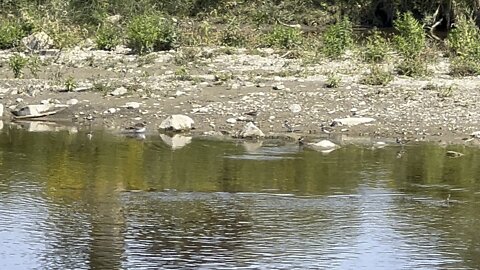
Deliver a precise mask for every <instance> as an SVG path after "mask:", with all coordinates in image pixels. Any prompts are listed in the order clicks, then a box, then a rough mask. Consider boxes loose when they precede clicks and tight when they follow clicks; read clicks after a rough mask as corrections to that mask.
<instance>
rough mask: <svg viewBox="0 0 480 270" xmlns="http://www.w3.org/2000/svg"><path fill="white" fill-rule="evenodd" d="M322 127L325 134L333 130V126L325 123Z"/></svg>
mask: <svg viewBox="0 0 480 270" xmlns="http://www.w3.org/2000/svg"><path fill="white" fill-rule="evenodd" d="M320 129H321V130H322V132H323V133H325V134H330V133H332V132H333V128H331V127H326V126H325V125H324V124H323V123H322V124H321V125H320Z"/></svg>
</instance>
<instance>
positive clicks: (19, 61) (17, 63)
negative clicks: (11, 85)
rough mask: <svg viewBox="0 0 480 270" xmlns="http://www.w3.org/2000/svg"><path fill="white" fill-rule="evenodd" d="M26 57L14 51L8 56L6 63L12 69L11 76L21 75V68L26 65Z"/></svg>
mask: <svg viewBox="0 0 480 270" xmlns="http://www.w3.org/2000/svg"><path fill="white" fill-rule="evenodd" d="M27 63H28V58H26V57H23V56H22V55H20V54H18V53H15V54H14V55H12V56H10V58H9V60H8V65H9V66H10V68H11V69H12V71H13V76H14V77H15V78H21V77H22V76H23V68H24V67H25V66H26V65H27Z"/></svg>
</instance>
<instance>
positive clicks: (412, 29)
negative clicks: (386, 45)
mask: <svg viewBox="0 0 480 270" xmlns="http://www.w3.org/2000/svg"><path fill="white" fill-rule="evenodd" d="M394 26H395V30H397V32H398V33H397V35H395V36H394V37H393V41H394V44H395V47H396V49H397V51H398V52H399V53H400V54H401V55H402V56H403V57H405V58H407V57H408V58H414V57H418V56H419V55H420V54H421V53H422V51H423V49H424V48H425V32H424V30H423V27H422V25H421V24H420V23H419V22H418V21H417V20H416V19H415V18H414V17H413V15H412V14H411V13H410V12H407V13H404V14H402V15H401V16H400V17H399V18H398V19H397V20H395V21H394Z"/></svg>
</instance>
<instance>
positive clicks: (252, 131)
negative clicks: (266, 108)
mask: <svg viewBox="0 0 480 270" xmlns="http://www.w3.org/2000/svg"><path fill="white" fill-rule="evenodd" d="M240 137H242V138H258V137H265V134H264V133H263V132H262V131H261V130H260V129H259V128H258V127H257V126H255V124H254V123H252V122H248V123H247V124H246V125H245V126H244V127H243V130H242V132H240Z"/></svg>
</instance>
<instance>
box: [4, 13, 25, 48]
mask: <svg viewBox="0 0 480 270" xmlns="http://www.w3.org/2000/svg"><path fill="white" fill-rule="evenodd" d="M25 34H26V33H25V31H24V30H23V29H22V27H21V25H19V24H18V23H17V22H14V21H11V20H5V21H3V22H2V23H0V49H2V50H3V49H10V48H13V47H15V46H18V45H19V44H20V41H21V40H22V38H23V37H24V36H25Z"/></svg>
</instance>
